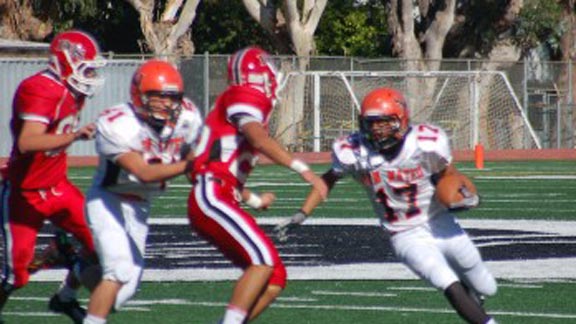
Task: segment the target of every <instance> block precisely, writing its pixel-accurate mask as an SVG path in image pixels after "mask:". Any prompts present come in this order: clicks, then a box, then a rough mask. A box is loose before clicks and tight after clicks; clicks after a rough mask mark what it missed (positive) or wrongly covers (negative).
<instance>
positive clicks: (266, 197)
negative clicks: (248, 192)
mask: <svg viewBox="0 0 576 324" xmlns="http://www.w3.org/2000/svg"><path fill="white" fill-rule="evenodd" d="M260 199H261V200H262V206H260V208H258V209H260V210H266V209H268V207H270V206H272V203H274V201H275V200H276V195H275V194H274V193H273V192H264V193H261V194H260Z"/></svg>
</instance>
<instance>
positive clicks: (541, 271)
mask: <svg viewBox="0 0 576 324" xmlns="http://www.w3.org/2000/svg"><path fill="white" fill-rule="evenodd" d="M283 219H284V217H271V218H262V219H259V220H258V223H259V224H262V225H275V224H278V223H279V222H280V221H281V220H283ZM150 223H151V224H172V225H180V224H181V225H186V226H187V219H185V218H181V217H180V218H162V219H159V218H157V219H151V220H150ZM460 223H461V224H462V226H463V227H464V228H478V229H499V230H524V231H534V232H540V233H552V234H559V235H564V236H576V221H544V220H499V219H465V220H461V221H460ZM306 225H365V226H372V225H373V226H377V225H378V221H377V220H376V219H375V218H366V219H343V218H310V219H309V220H307V222H306V223H305V224H304V226H306ZM487 264H488V266H489V267H490V269H491V270H492V272H493V274H494V275H495V276H496V277H497V278H499V279H522V278H524V279H576V267H575V266H574V264H576V257H575V258H550V259H537V260H507V261H491V262H487ZM287 269H288V276H289V278H290V279H292V280H372V279H373V280H407V279H416V277H415V276H414V275H413V274H412V273H411V272H410V271H408V270H407V269H406V268H405V267H404V266H403V265H402V264H400V263H356V264H345V265H333V266H327V267H321V266H317V267H305V266H288V267H287ZM240 274H241V272H240V270H238V269H235V268H229V269H213V268H201V269H175V270H159V269H146V270H145V271H144V275H143V280H144V281H204V280H210V281H213V280H216V281H218V280H236V279H237V278H238V277H239V276H240ZM64 275H65V270H44V271H40V272H39V273H37V274H35V275H33V276H32V280H33V281H60V280H62V278H64Z"/></svg>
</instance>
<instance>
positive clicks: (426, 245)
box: [276, 88, 497, 324]
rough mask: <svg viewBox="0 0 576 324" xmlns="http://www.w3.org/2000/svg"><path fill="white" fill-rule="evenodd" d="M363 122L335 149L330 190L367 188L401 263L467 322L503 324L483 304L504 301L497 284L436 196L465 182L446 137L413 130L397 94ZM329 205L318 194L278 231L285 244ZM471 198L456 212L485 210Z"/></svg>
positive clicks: (383, 95)
mask: <svg viewBox="0 0 576 324" xmlns="http://www.w3.org/2000/svg"><path fill="white" fill-rule="evenodd" d="M359 121H360V130H359V132H355V133H352V134H351V135H349V136H346V137H342V138H340V139H337V140H336V141H335V142H334V144H333V147H332V149H333V151H332V153H333V154H332V167H331V169H329V170H328V171H327V172H326V173H325V174H324V175H323V177H322V178H323V179H324V181H325V182H326V184H327V186H328V187H329V188H330V189H331V188H332V187H333V186H334V185H335V184H336V182H337V181H338V180H339V179H341V178H342V177H344V176H345V175H351V176H352V177H353V178H354V179H355V180H357V181H358V182H359V183H361V184H362V185H363V186H365V187H366V189H367V192H369V198H370V200H371V201H372V204H373V209H374V211H375V212H376V215H377V216H378V217H379V218H380V222H381V224H382V226H383V228H384V229H385V230H387V231H388V232H389V233H390V237H391V243H392V247H393V249H394V251H395V253H396V255H397V256H398V258H399V259H400V260H401V261H402V262H403V263H404V264H405V265H406V266H407V267H408V268H410V269H411V270H412V271H413V272H414V273H415V274H416V275H418V276H419V277H420V278H422V279H423V280H425V281H427V282H428V283H429V284H431V285H432V286H434V287H436V288H437V289H439V290H441V291H442V292H444V295H445V296H446V298H447V299H448V301H449V302H450V303H451V304H452V306H453V307H454V309H455V310H456V311H457V312H458V314H459V315H460V316H461V317H462V318H463V319H465V320H466V321H468V322H470V323H482V324H484V323H495V322H494V320H493V319H492V318H491V317H490V316H489V315H487V314H486V312H485V311H484V309H483V307H482V305H481V302H479V299H480V298H481V297H482V296H491V295H494V294H495V293H496V289H497V287H496V281H495V279H494V277H493V276H492V274H491V273H490V272H489V270H488V269H487V268H486V266H485V264H484V263H483V261H482V258H481V256H480V253H479V251H478V249H477V248H476V247H475V246H474V244H473V242H472V240H471V239H470V237H469V236H468V235H467V234H466V233H465V232H464V230H462V228H461V227H460V226H459V225H458V223H457V222H456V219H455V217H454V215H453V214H452V213H451V212H450V211H449V210H448V209H447V208H446V207H445V206H443V205H441V204H440V203H439V202H438V201H437V200H436V199H435V196H434V192H435V186H434V183H435V179H436V178H440V177H444V176H448V175H458V174H460V173H459V172H458V171H457V169H456V168H455V167H454V165H453V164H452V155H451V152H450V148H449V143H448V138H447V136H446V134H445V132H444V131H443V130H442V129H441V128H438V127H436V126H434V125H430V124H417V125H411V124H410V119H409V111H408V107H407V103H406V100H405V98H404V95H403V94H402V93H401V92H399V91H397V90H395V89H392V88H378V89H375V90H373V91H371V92H370V93H369V94H368V95H367V96H366V97H365V98H364V100H363V101H362V105H361V112H360V117H359ZM460 175H461V174H460ZM468 186H473V184H472V183H471V182H469V183H468ZM469 189H474V188H469ZM469 191H472V192H475V190H469ZM469 195H472V194H470V193H469ZM322 198H323V197H322V196H321V195H320V193H318V192H316V191H315V190H314V189H312V191H311V192H310V193H309V195H308V197H307V199H306V201H305V202H304V204H303V205H302V209H301V210H300V211H299V212H297V213H296V214H295V215H293V216H292V217H291V218H290V219H288V220H286V221H285V222H283V223H281V224H280V225H278V226H277V227H276V232H277V234H278V235H279V236H280V238H281V239H286V235H287V232H288V231H289V230H290V229H292V228H294V227H297V226H298V225H299V224H302V223H303V222H304V221H305V220H306V218H307V216H308V215H310V213H312V211H313V209H314V208H315V207H316V206H317V205H318V204H320V203H321V202H322ZM467 198H469V199H464V200H463V201H462V202H460V203H459V204H458V206H456V207H457V208H458V209H464V208H473V207H475V206H476V205H477V203H478V199H477V197H467Z"/></svg>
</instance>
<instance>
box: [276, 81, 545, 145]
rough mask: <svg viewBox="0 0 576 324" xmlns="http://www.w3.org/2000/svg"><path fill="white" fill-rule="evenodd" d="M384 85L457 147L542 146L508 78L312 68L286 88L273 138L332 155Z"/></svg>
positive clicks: (414, 120) (419, 119) (416, 117)
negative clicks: (369, 95)
mask: <svg viewBox="0 0 576 324" xmlns="http://www.w3.org/2000/svg"><path fill="white" fill-rule="evenodd" d="M378 87H392V88H396V89H398V90H400V91H402V92H403V93H404V94H405V96H406V99H407V101H408V106H409V109H410V115H411V121H412V123H422V122H426V123H431V124H435V125H438V126H440V127H442V128H443V129H444V130H445V131H446V132H447V133H448V136H449V137H450V141H451V146H452V149H454V150H473V149H474V148H475V147H476V146H477V145H482V146H483V147H484V148H485V149H486V150H504V149H537V148H541V146H540V142H539V139H538V137H537V135H536V133H535V132H534V129H533V128H532V126H531V125H530V122H529V120H528V117H527V115H526V113H525V111H524V109H523V108H522V106H521V105H520V101H519V100H518V98H517V96H516V94H515V93H514V90H513V89H512V87H511V84H510V82H509V81H508V78H507V77H506V75H505V74H504V73H503V72H498V71H437V72H418V71H413V72H407V71H306V72H291V73H288V74H287V75H286V77H285V78H283V81H282V83H281V85H280V99H279V100H280V106H281V108H280V109H277V110H276V112H275V114H274V116H273V118H272V120H271V124H270V125H271V129H272V131H273V133H274V134H275V135H276V136H277V137H278V138H279V139H280V140H281V141H282V142H283V143H284V144H286V145H287V146H289V147H290V148H291V149H293V150H294V151H314V152H318V151H326V150H329V149H330V144H331V142H332V141H333V140H334V139H335V138H337V137H339V136H342V135H344V134H347V133H349V132H351V131H355V130H357V129H358V122H357V118H358V112H359V109H360V103H361V102H362V99H363V98H364V96H365V95H366V94H367V93H368V92H370V91H371V90H373V89H375V88H378Z"/></svg>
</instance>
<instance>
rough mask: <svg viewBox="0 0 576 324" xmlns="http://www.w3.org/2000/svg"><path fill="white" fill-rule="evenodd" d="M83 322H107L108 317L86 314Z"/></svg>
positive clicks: (89, 323) (99, 323)
mask: <svg viewBox="0 0 576 324" xmlns="http://www.w3.org/2000/svg"><path fill="white" fill-rule="evenodd" d="M82 323H83V324H106V319H105V318H102V317H98V316H94V315H91V314H88V315H86V317H85V318H84V321H83V322H82Z"/></svg>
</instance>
